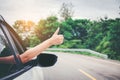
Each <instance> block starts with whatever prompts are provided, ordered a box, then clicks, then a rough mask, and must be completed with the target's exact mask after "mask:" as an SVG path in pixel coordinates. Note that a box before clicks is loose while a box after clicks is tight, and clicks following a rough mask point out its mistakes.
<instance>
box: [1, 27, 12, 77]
mask: <svg viewBox="0 0 120 80" xmlns="http://www.w3.org/2000/svg"><path fill="white" fill-rule="evenodd" d="M10 55H12V54H11V51H10V48H9V46H8V42H7V40H6V38H5V35H4V33H3V32H2V29H1V27H0V57H5V56H10ZM10 67H11V64H4V63H0V77H3V76H4V75H6V74H7V72H8V70H9V68H10Z"/></svg>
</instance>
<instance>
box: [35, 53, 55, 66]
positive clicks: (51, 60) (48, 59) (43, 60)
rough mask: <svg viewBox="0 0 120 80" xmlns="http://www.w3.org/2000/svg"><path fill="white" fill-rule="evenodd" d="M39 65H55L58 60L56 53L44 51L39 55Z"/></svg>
mask: <svg viewBox="0 0 120 80" xmlns="http://www.w3.org/2000/svg"><path fill="white" fill-rule="evenodd" d="M37 61H38V65H39V66H41V67H49V66H53V65H54V64H55V63H56V61H57V56H56V55H54V54H48V53H42V54H40V55H38V56H37Z"/></svg>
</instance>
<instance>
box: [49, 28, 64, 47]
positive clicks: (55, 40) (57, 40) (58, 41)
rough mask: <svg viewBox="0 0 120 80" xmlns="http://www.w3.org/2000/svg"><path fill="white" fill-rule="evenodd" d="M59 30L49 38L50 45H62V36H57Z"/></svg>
mask: <svg viewBox="0 0 120 80" xmlns="http://www.w3.org/2000/svg"><path fill="white" fill-rule="evenodd" d="M59 30H60V28H59V27H58V28H57V30H56V31H55V32H54V34H53V35H52V37H51V38H50V42H51V44H52V45H59V44H62V43H63V40H64V37H63V35H59V34H58V33H59Z"/></svg>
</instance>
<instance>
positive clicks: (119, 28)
mask: <svg viewBox="0 0 120 80" xmlns="http://www.w3.org/2000/svg"><path fill="white" fill-rule="evenodd" d="M25 25H26V23H25V22H24V21H16V22H15V24H14V28H15V30H17V32H18V33H19V34H21V33H24V34H26V33H25V32H26V30H28V29H26V26H25ZM57 27H60V34H63V35H64V38H65V39H64V43H63V44H62V45H58V46H54V47H59V48H89V49H92V50H96V51H98V52H101V53H104V54H107V55H108V57H109V58H111V59H117V60H120V44H119V43H120V36H119V34H120V18H116V19H108V18H105V19H100V20H98V21H90V20H87V19H75V20H73V19H72V18H70V17H69V18H67V19H66V20H64V21H61V22H59V21H58V18H57V17H56V16H49V17H47V19H42V20H40V21H39V22H38V24H37V25H36V27H34V29H33V30H34V33H35V34H36V35H35V34H34V35H32V34H31V35H29V36H27V37H26V38H25V40H26V41H24V42H26V45H28V46H35V45H37V44H38V43H40V42H42V41H44V40H46V39H48V38H49V37H51V36H52V34H53V33H54V31H55V30H56V29H57ZM28 32H29V30H28Z"/></svg>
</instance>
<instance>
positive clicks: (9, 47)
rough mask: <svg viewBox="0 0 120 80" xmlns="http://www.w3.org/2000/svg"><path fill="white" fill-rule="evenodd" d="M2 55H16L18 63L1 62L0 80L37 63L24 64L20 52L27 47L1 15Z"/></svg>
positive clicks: (0, 36) (15, 74)
mask: <svg viewBox="0 0 120 80" xmlns="http://www.w3.org/2000/svg"><path fill="white" fill-rule="evenodd" d="M0 43H1V44H0V47H1V48H0V57H5V56H11V55H12V56H14V59H15V61H16V64H14V65H13V64H4V63H0V80H8V79H13V78H15V77H17V76H19V75H20V74H22V73H23V72H25V71H27V70H29V69H30V68H32V67H33V65H34V64H35V63H33V61H30V62H29V63H26V64H22V62H21V60H20V58H19V54H21V53H23V52H24V51H25V50H26V49H25V47H24V46H23V44H22V41H21V39H20V38H19V36H18V35H17V34H16V33H15V31H14V30H13V29H12V28H11V27H10V25H9V24H7V23H6V22H5V20H4V19H3V18H2V17H0Z"/></svg>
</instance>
